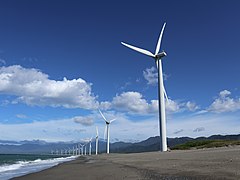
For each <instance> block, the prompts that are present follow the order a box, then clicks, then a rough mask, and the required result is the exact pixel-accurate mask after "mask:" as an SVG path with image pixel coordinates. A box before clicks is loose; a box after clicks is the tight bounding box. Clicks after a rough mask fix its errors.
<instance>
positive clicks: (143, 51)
mask: <svg viewBox="0 0 240 180" xmlns="http://www.w3.org/2000/svg"><path fill="white" fill-rule="evenodd" d="M121 44H122V45H124V46H126V47H128V48H130V49H133V50H135V51H138V52H140V53H142V54H145V55H147V56H150V57H153V58H154V57H155V56H154V55H153V53H151V52H150V51H148V50H145V49H141V48H139V47H134V46H132V45H129V44H126V43H124V42H121Z"/></svg>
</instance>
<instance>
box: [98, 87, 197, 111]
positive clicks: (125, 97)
mask: <svg viewBox="0 0 240 180" xmlns="http://www.w3.org/2000/svg"><path fill="white" fill-rule="evenodd" d="M100 107H101V109H103V110H109V109H115V110H118V111H123V112H127V113H132V114H142V115H146V114H156V113H157V112H158V100H150V102H148V101H147V100H146V99H144V97H143V95H142V94H141V93H139V92H134V91H128V92H123V93H122V94H120V95H116V96H115V97H114V98H113V100H112V101H111V102H108V101H106V102H102V103H101V104H100ZM197 109H198V106H197V105H196V104H195V103H193V102H190V101H188V102H178V101H174V100H171V99H169V100H168V101H166V111H167V112H168V113H177V112H182V111H195V110H197Z"/></svg>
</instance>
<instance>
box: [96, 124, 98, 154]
mask: <svg viewBox="0 0 240 180" xmlns="http://www.w3.org/2000/svg"><path fill="white" fill-rule="evenodd" d="M97 154H98V127H97V126H96V155H97Z"/></svg>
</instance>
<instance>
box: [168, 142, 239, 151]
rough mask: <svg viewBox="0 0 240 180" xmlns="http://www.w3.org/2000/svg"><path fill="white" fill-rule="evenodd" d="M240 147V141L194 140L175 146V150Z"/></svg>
mask: <svg viewBox="0 0 240 180" xmlns="http://www.w3.org/2000/svg"><path fill="white" fill-rule="evenodd" d="M234 145H240V140H193V141H189V142H186V143H184V144H179V145H176V146H174V147H173V148H171V149H173V150H187V149H202V148H214V147H224V146H234Z"/></svg>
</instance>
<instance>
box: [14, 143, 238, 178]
mask: <svg viewBox="0 0 240 180" xmlns="http://www.w3.org/2000/svg"><path fill="white" fill-rule="evenodd" d="M13 179H14V180H32V179H34V180H42V179H51V180H61V179H65V180H66V179H72V180H75V179H78V180H79V179H83V180H90V179H91V180H93V179H100V180H103V179H104V180H113V179H115V180H122V179H126V180H128V179H129V180H130V179H131V180H133V179H139V180H143V179H144V180H145V179H156V180H157V179H165V180H173V179H179V180H186V179H193V180H194V179H197V180H200V179H201V180H202V179H235V180H239V179H240V146H235V147H223V148H213V149H201V150H187V151H171V152H164V153H162V152H149V153H135V154H109V155H107V154H101V155H98V156H95V155H93V156H86V157H79V158H78V159H77V160H74V161H71V162H67V163H63V164H60V165H58V166H56V167H53V168H50V169H47V170H44V171H41V172H37V173H33V174H29V175H25V176H22V177H18V178H13Z"/></svg>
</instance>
